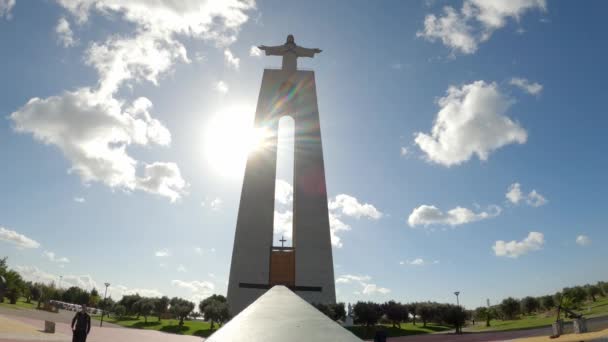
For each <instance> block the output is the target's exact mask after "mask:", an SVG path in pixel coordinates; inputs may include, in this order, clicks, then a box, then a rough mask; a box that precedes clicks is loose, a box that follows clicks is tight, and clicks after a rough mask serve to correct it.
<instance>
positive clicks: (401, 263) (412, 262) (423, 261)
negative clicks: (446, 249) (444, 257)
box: [399, 258, 439, 266]
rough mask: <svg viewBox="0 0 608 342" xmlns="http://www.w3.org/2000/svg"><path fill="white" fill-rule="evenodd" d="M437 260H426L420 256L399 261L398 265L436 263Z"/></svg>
mask: <svg viewBox="0 0 608 342" xmlns="http://www.w3.org/2000/svg"><path fill="white" fill-rule="evenodd" d="M438 263H439V260H433V261H432V262H431V261H427V260H424V259H422V258H415V259H412V260H406V261H400V262H399V265H412V266H422V265H428V264H438Z"/></svg>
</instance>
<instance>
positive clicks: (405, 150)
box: [401, 147, 409, 157]
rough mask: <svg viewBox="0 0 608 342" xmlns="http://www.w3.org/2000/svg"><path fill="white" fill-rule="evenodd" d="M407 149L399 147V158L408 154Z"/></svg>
mask: <svg viewBox="0 0 608 342" xmlns="http://www.w3.org/2000/svg"><path fill="white" fill-rule="evenodd" d="M408 152H409V151H408V149H407V147H401V156H402V157H405V156H406V155H407V154H408Z"/></svg>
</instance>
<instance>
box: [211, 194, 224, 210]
mask: <svg viewBox="0 0 608 342" xmlns="http://www.w3.org/2000/svg"><path fill="white" fill-rule="evenodd" d="M222 203H223V202H222V200H221V199H220V198H219V197H217V198H215V199H214V200H213V201H211V210H214V211H218V210H220V209H222Z"/></svg>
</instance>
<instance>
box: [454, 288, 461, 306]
mask: <svg viewBox="0 0 608 342" xmlns="http://www.w3.org/2000/svg"><path fill="white" fill-rule="evenodd" d="M454 294H455V295H456V305H458V306H460V302H459V301H458V295H459V294H460V291H456V292H454Z"/></svg>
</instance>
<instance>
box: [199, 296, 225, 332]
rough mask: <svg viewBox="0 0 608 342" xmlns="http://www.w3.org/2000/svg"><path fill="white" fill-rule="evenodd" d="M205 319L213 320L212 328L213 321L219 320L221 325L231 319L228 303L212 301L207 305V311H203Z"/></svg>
mask: <svg viewBox="0 0 608 342" xmlns="http://www.w3.org/2000/svg"><path fill="white" fill-rule="evenodd" d="M202 313H203V316H204V317H205V320H207V321H210V322H211V330H213V323H214V322H217V323H218V324H219V325H221V324H222V323H224V322H226V321H227V320H229V319H230V311H229V309H228V303H226V302H220V301H217V300H213V301H212V302H211V303H209V304H208V305H206V306H205V311H203V312H202Z"/></svg>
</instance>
